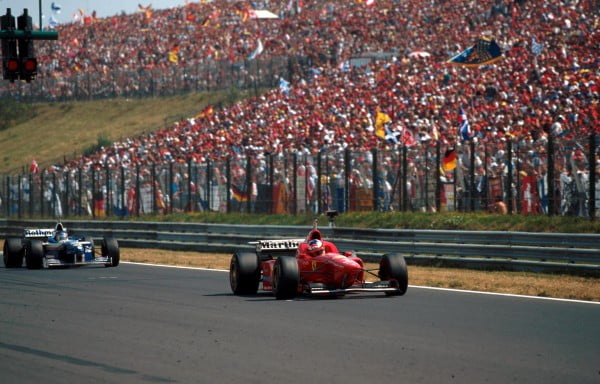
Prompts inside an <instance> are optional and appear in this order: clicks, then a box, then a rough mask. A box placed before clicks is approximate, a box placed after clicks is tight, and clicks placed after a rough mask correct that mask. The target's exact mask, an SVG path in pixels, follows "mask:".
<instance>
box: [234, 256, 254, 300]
mask: <svg viewBox="0 0 600 384" xmlns="http://www.w3.org/2000/svg"><path fill="white" fill-rule="evenodd" d="M259 283H260V265H259V263H258V256H257V255H256V253H250V252H236V253H234V254H233V256H231V262H230V263H229V285H230V286H231V291H232V292H233V293H234V294H235V295H254V294H256V292H257V291H258V284H259Z"/></svg>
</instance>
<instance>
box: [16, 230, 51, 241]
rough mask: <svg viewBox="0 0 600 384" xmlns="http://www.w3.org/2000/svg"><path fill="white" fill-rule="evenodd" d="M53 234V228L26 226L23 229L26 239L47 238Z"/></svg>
mask: <svg viewBox="0 0 600 384" xmlns="http://www.w3.org/2000/svg"><path fill="white" fill-rule="evenodd" d="M52 235H54V228H27V229H25V230H23V237H24V238H26V239H47V238H49V237H51V236H52Z"/></svg>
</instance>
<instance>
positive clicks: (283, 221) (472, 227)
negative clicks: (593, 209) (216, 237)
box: [131, 212, 600, 233]
mask: <svg viewBox="0 0 600 384" xmlns="http://www.w3.org/2000/svg"><path fill="white" fill-rule="evenodd" d="M314 219H315V216H314V215H311V214H302V215H266V214H245V213H231V214H224V213H217V212H206V213H189V214H186V213H174V214H172V215H164V216H142V217H139V218H131V220H146V221H168V222H197V223H217V224H254V225H296V226H311V225H312V223H313V220H314ZM318 219H319V223H320V226H321V227H325V226H328V225H329V220H328V217H327V216H325V215H319V216H318ZM335 224H336V225H337V226H338V227H355V228H397V229H436V230H444V229H447V230H469V231H515V232H562V233H600V220H595V221H591V220H589V219H584V218H577V217H563V216H553V217H548V216H531V215H530V216H523V215H496V214H487V213H468V212H442V213H420V212H351V213H344V214H340V215H339V216H337V217H336V218H335Z"/></svg>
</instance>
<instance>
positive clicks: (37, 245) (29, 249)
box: [25, 240, 44, 269]
mask: <svg viewBox="0 0 600 384" xmlns="http://www.w3.org/2000/svg"><path fill="white" fill-rule="evenodd" d="M25 264H27V269H42V267H43V266H44V245H43V244H42V242H41V241H40V240H31V241H30V242H29V243H28V244H27V246H26V247H25Z"/></svg>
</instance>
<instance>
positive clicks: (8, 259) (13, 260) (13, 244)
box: [3, 237, 25, 268]
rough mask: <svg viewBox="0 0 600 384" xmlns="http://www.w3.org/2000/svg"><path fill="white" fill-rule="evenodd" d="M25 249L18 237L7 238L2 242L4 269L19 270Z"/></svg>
mask: <svg viewBox="0 0 600 384" xmlns="http://www.w3.org/2000/svg"><path fill="white" fill-rule="evenodd" d="M24 251H25V249H24V248H23V243H22V241H21V239H20V238H18V237H9V238H7V239H6V240H4V249H3V256H4V266H5V267H6V268H21V266H23V255H24Z"/></svg>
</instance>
